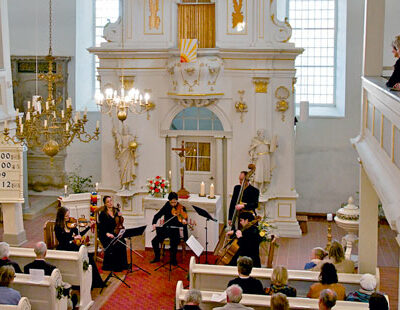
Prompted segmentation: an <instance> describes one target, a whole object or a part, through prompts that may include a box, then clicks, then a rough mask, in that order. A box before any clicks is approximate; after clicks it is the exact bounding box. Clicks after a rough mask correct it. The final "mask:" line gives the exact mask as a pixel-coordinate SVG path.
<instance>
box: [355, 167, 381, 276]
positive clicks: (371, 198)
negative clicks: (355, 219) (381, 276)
mask: <svg viewBox="0 0 400 310" xmlns="http://www.w3.org/2000/svg"><path fill="white" fill-rule="evenodd" d="M358 254H359V256H358V257H359V259H358V273H371V274H375V270H376V266H377V264H378V196H377V194H376V192H375V189H374V188H373V186H372V184H371V182H370V180H369V178H368V176H367V173H366V172H365V170H364V167H363V166H362V165H361V168H360V228H359V245H358Z"/></svg>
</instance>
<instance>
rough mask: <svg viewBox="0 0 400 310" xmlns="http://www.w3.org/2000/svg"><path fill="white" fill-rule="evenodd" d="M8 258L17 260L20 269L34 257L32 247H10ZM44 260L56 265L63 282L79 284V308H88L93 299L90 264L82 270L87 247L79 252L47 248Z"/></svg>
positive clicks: (86, 256) (81, 248)
mask: <svg viewBox="0 0 400 310" xmlns="http://www.w3.org/2000/svg"><path fill="white" fill-rule="evenodd" d="M9 257H10V259H11V260H13V261H15V262H17V263H18V264H19V266H20V267H21V269H23V267H24V266H25V265H27V264H29V263H30V262H32V261H33V260H34V259H35V258H36V255H35V252H34V251H33V249H32V248H20V247H10V256H9ZM46 261H47V262H48V263H50V264H52V265H54V266H56V267H57V268H58V269H59V270H60V272H61V275H62V278H63V280H64V281H65V282H68V283H69V284H71V285H79V287H80V302H79V309H83V310H87V309H89V308H90V307H91V306H92V304H93V303H94V301H93V300H92V295H91V293H90V289H91V286H92V266H91V265H89V267H88V269H87V270H83V264H84V261H86V262H87V263H89V257H88V253H87V248H86V247H85V246H81V247H80V249H79V252H71V251H59V250H48V251H47V255H46Z"/></svg>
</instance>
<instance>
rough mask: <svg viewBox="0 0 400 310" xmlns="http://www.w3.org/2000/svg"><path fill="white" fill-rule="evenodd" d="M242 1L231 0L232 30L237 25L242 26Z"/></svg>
mask: <svg viewBox="0 0 400 310" xmlns="http://www.w3.org/2000/svg"><path fill="white" fill-rule="evenodd" d="M242 6H243V0H239V2H238V0H233V13H232V28H236V27H237V26H238V25H239V24H243V21H244V16H243V13H242Z"/></svg>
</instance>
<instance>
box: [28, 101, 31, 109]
mask: <svg viewBox="0 0 400 310" xmlns="http://www.w3.org/2000/svg"><path fill="white" fill-rule="evenodd" d="M30 108H31V102H30V101H28V110H29V109H30Z"/></svg>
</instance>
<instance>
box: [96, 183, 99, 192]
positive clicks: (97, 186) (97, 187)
mask: <svg viewBox="0 0 400 310" xmlns="http://www.w3.org/2000/svg"><path fill="white" fill-rule="evenodd" d="M98 191H99V182H96V193H97V192H98Z"/></svg>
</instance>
